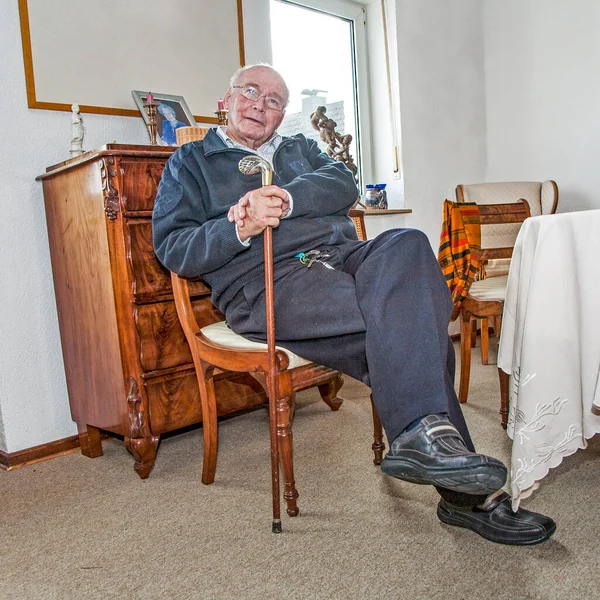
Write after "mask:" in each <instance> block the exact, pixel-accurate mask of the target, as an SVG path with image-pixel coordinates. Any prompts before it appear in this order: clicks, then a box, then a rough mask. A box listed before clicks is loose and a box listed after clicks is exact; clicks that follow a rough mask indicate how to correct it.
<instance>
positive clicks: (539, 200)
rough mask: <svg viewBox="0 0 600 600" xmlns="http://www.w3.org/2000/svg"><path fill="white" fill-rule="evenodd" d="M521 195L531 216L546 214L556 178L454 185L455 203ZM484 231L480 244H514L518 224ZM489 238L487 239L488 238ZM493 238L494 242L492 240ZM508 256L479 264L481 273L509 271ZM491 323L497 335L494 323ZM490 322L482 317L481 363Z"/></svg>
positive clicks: (554, 199)
mask: <svg viewBox="0 0 600 600" xmlns="http://www.w3.org/2000/svg"><path fill="white" fill-rule="evenodd" d="M521 198H523V200H526V201H527V202H528V204H529V210H530V211H531V216H532V217H535V216H537V215H549V214H554V213H555V212H556V208H557V206H558V185H557V184H556V182H555V181H552V180H551V179H549V180H548V181H502V182H497V183H471V184H460V185H458V186H456V200H457V202H475V203H476V204H478V205H480V204H508V203H513V202H517V200H519V199H521ZM487 229H488V230H487V232H486V233H485V234H484V233H483V232H482V243H484V244H485V243H489V244H494V245H495V246H511V245H514V242H515V239H516V237H517V233H518V231H519V229H518V227H516V226H515V227H507V226H506V225H500V226H499V227H490V228H487ZM487 238H489V239H487ZM492 239H493V241H492ZM509 265H510V259H498V260H491V261H488V263H487V264H485V265H483V266H482V269H481V274H482V276H483V277H500V276H503V275H507V274H508V268H509ZM492 326H493V328H494V331H495V333H496V335H498V334H499V332H498V331H497V323H495V322H493V323H492ZM488 328H489V325H488V320H487V319H481V362H482V364H484V365H487V364H488V347H489V344H488V342H489V338H488V336H489V329H488ZM476 341H477V321H474V322H473V330H472V332H471V346H472V347H473V348H474V347H475V345H476Z"/></svg>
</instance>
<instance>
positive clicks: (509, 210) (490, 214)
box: [477, 198, 531, 261]
mask: <svg viewBox="0 0 600 600" xmlns="http://www.w3.org/2000/svg"><path fill="white" fill-rule="evenodd" d="M477 208H478V209H479V222H480V223H481V225H482V226H483V225H502V224H506V223H522V222H523V221H524V220H525V219H527V218H529V217H530V216H531V211H530V210H529V203H528V202H527V200H525V199H524V198H521V199H520V200H519V201H518V202H510V203H507V204H478V205H477ZM512 253H513V248H512V247H504V248H484V247H482V248H481V250H480V253H479V256H480V260H482V261H485V260H493V259H496V258H510V257H511V256H512Z"/></svg>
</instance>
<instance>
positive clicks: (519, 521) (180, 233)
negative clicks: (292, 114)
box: [153, 65, 556, 545]
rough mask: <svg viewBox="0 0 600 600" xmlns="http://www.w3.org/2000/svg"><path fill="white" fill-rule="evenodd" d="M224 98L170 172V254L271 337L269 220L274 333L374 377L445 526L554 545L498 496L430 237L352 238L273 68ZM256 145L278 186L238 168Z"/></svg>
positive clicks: (166, 245) (160, 246) (163, 188)
mask: <svg viewBox="0 0 600 600" xmlns="http://www.w3.org/2000/svg"><path fill="white" fill-rule="evenodd" d="M224 101H225V105H226V107H227V108H228V110H229V123H228V126H227V127H226V128H224V127H218V128H216V129H211V130H210V131H209V133H208V134H207V135H206V137H205V138H204V140H202V141H198V142H193V143H191V144H186V145H185V146H183V147H182V148H180V149H179V150H178V151H177V152H175V153H174V154H173V156H172V157H171V159H170V160H169V161H168V163H167V165H166V167H165V170H164V173H163V176H162V180H161V184H160V187H159V190H158V194H157V197H156V202H155V208H154V215H153V236H154V246H155V250H156V254H157V256H158V258H159V259H160V260H161V261H162V263H163V264H164V265H165V266H166V267H167V268H169V269H171V270H172V271H174V272H176V273H179V274H181V275H186V276H195V275H202V277H203V278H204V279H205V281H206V282H207V283H208V284H209V285H210V286H211V288H212V300H213V302H214V303H215V305H217V306H218V307H219V309H220V310H221V311H222V312H223V313H224V314H225V315H226V318H227V322H228V323H229V325H230V327H231V328H232V329H233V330H234V331H235V332H237V333H239V334H241V335H244V336H246V337H248V338H250V339H252V340H256V341H264V340H265V336H266V316H265V304H264V278H263V265H262V256H263V245H262V236H261V235H260V234H261V233H262V232H263V230H264V229H265V227H267V226H271V227H273V228H274V230H273V247H274V255H275V259H274V260H275V264H274V274H275V312H276V314H277V322H276V337H277V342H278V343H279V344H281V345H282V346H285V347H287V348H289V349H290V350H292V351H293V352H295V353H297V354H299V355H300V356H303V357H304V358H307V359H309V360H313V361H315V362H318V363H321V364H324V365H327V366H329V367H332V368H334V369H337V370H339V371H342V372H344V373H347V374H348V375H351V376H352V377H355V378H356V379H359V380H361V381H363V382H365V383H366V384H367V385H369V386H370V387H371V390H372V394H373V401H374V403H375V406H376V408H377V411H378V414H379V417H380V419H381V421H382V423H383V426H384V429H385V431H386V435H387V438H388V440H390V448H389V452H388V454H387V455H386V456H385V458H384V460H383V463H382V465H381V467H382V470H383V471H384V473H386V474H388V475H391V476H393V477H397V478H399V479H402V480H405V481H410V482H413V483H418V484H429V485H434V486H435V487H436V489H437V490H438V492H439V494H440V495H441V497H442V498H441V499H440V502H439V504H438V510H437V514H438V517H439V518H440V520H441V521H443V522H444V523H447V524H451V525H457V526H459V527H466V528H468V529H471V530H473V531H475V532H477V533H478V534H480V535H482V536H483V537H485V538H486V539H489V540H491V541H494V542H498V543H506V544H519V545H524V544H535V543H539V542H542V541H544V540H546V539H548V538H549V537H550V536H551V535H552V534H553V533H554V530H555V528H556V525H555V523H554V522H553V521H552V519H550V518H548V517H545V516H543V515H540V514H536V513H532V512H529V511H526V510H524V509H519V511H518V512H517V513H513V512H512V511H511V508H510V498H509V496H508V494H506V493H504V492H502V491H501V487H502V486H503V485H504V482H505V480H506V467H505V466H504V465H503V464H502V463H501V462H500V461H498V460H496V459H494V458H491V457H488V456H485V455H482V454H478V453H476V452H475V449H474V446H473V443H472V441H471V438H470V436H469V432H468V429H467V426H466V423H465V421H464V418H463V415H462V412H461V410H460V407H459V404H458V401H457V398H456V394H455V392H454V349H453V347H452V344H451V343H450V340H449V338H448V333H447V327H448V321H449V316H450V314H451V311H452V305H451V301H450V297H449V293H448V289H447V287H446V284H445V281H444V278H443V277H442V274H441V271H440V269H439V266H438V264H437V260H436V258H435V255H434V254H433V252H432V249H431V247H430V245H429V242H428V240H427V238H426V236H425V235H424V234H423V233H421V232H419V231H416V230H411V229H397V230H391V231H386V232H385V233H383V234H381V235H380V236H378V237H377V238H375V239H373V240H369V241H366V242H363V241H358V240H357V239H356V233H355V231H354V227H353V225H352V222H351V220H350V219H349V218H348V216H347V215H348V209H349V208H350V207H351V206H352V205H353V203H354V201H355V200H356V197H357V195H358V191H357V189H356V185H355V183H354V180H353V177H352V174H351V173H350V172H349V171H348V170H347V169H346V167H345V166H344V165H343V163H340V162H335V161H333V160H332V159H331V158H329V157H328V156H327V155H326V154H324V153H322V152H321V151H320V150H319V148H318V146H317V144H316V142H315V141H313V140H310V139H307V138H305V137H304V136H303V135H301V134H298V135H296V136H292V137H285V138H284V137H282V136H280V135H278V134H277V127H278V126H279V125H280V124H281V122H282V120H283V118H284V114H285V106H286V104H287V101H288V89H287V86H286V84H285V82H284V80H283V79H282V77H281V76H280V75H279V73H277V71H275V70H274V69H273V68H272V67H270V66H268V65H254V66H250V67H244V68H242V69H240V70H239V71H238V72H237V73H236V74H235V75H234V76H233V78H232V80H231V86H230V88H229V90H228V91H227V93H226V95H225V97H224ZM252 153H255V154H258V155H260V156H261V157H263V158H265V159H267V160H268V161H269V162H270V163H272V165H273V167H274V174H273V185H270V186H265V187H261V180H260V175H259V174H257V175H254V176H247V175H243V174H241V173H240V172H239V170H238V163H239V161H240V159H241V158H242V157H244V156H246V155H248V154H252ZM307 255H308V256H309V260H307V259H306V256H307ZM310 259H312V260H310ZM309 265H310V268H309Z"/></svg>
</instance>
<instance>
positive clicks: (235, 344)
mask: <svg viewBox="0 0 600 600" xmlns="http://www.w3.org/2000/svg"><path fill="white" fill-rule="evenodd" d="M201 331H202V333H203V334H204V335H205V336H206V337H207V338H208V339H209V340H210V341H211V342H215V344H220V345H221V346H226V347H227V348H232V349H235V350H266V349H267V344H262V343H260V342H251V341H250V340H247V339H246V338H245V337H244V336H242V335H239V334H237V333H234V332H233V331H232V330H231V329H230V328H229V327H228V325H227V323H226V322H225V321H220V322H218V323H212V324H211V325H207V326H206V327H203V328H202V329H201ZM277 349H278V350H282V351H283V352H285V353H286V354H287V355H288V358H289V360H290V365H289V367H288V368H289V369H295V368H296V367H301V366H303V365H307V364H309V363H310V361H309V360H306V359H304V358H302V357H301V356H298V355H297V354H294V353H293V352H290V351H289V350H286V349H285V348H282V347H281V346H277Z"/></svg>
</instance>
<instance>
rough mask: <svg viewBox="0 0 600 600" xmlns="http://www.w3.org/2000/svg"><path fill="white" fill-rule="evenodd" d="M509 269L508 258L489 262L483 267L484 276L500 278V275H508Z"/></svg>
mask: <svg viewBox="0 0 600 600" xmlns="http://www.w3.org/2000/svg"><path fill="white" fill-rule="evenodd" d="M509 268H510V258H496V259H493V260H489V261H488V262H487V263H486V265H485V276H486V277H500V276H501V275H508V270H509Z"/></svg>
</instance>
